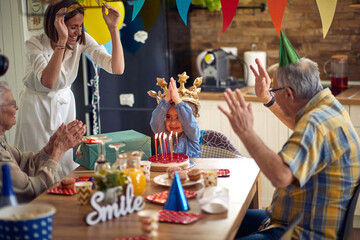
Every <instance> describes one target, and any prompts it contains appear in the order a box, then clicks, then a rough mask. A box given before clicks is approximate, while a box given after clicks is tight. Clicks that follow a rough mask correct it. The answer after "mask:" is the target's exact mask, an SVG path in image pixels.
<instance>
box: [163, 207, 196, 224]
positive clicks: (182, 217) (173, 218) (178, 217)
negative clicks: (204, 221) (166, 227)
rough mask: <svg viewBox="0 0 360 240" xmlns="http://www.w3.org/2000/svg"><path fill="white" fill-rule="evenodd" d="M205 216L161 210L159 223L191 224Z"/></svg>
mask: <svg viewBox="0 0 360 240" xmlns="http://www.w3.org/2000/svg"><path fill="white" fill-rule="evenodd" d="M202 216H203V215H202V214H196V213H189V212H180V211H169V210H159V222H169V223H181V224H190V223H192V222H195V221H197V220H199V219H200V218H201V217H202Z"/></svg>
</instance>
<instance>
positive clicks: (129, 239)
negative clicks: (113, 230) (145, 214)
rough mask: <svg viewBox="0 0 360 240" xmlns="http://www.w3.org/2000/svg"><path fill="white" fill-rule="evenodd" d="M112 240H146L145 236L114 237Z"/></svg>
mask: <svg viewBox="0 0 360 240" xmlns="http://www.w3.org/2000/svg"><path fill="white" fill-rule="evenodd" d="M113 240H148V237H146V236H138V237H125V238H114V239H113Z"/></svg>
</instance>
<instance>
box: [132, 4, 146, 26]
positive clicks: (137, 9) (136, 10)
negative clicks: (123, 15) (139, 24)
mask: <svg viewBox="0 0 360 240" xmlns="http://www.w3.org/2000/svg"><path fill="white" fill-rule="evenodd" d="M144 2H145V0H134V6H133V12H132V18H131V21H134V19H135V18H136V16H137V15H138V13H139V12H140V10H141V8H142V6H143V5H144Z"/></svg>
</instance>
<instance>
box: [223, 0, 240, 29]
mask: <svg viewBox="0 0 360 240" xmlns="http://www.w3.org/2000/svg"><path fill="white" fill-rule="evenodd" d="M238 4H239V0H221V7H222V15H223V27H222V33H224V32H225V31H226V29H227V28H228V27H229V25H230V23H231V21H232V20H233V18H234V16H235V13H236V9H237V6H238Z"/></svg>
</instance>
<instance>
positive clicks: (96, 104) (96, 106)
mask: <svg viewBox="0 0 360 240" xmlns="http://www.w3.org/2000/svg"><path fill="white" fill-rule="evenodd" d="M92 64H93V67H94V71H95V76H94V78H93V79H90V83H89V84H88V86H89V87H94V92H93V94H92V96H91V108H92V114H93V135H97V134H99V130H100V118H98V114H99V113H100V92H99V69H100V67H99V66H98V65H96V64H95V63H94V62H92Z"/></svg>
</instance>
